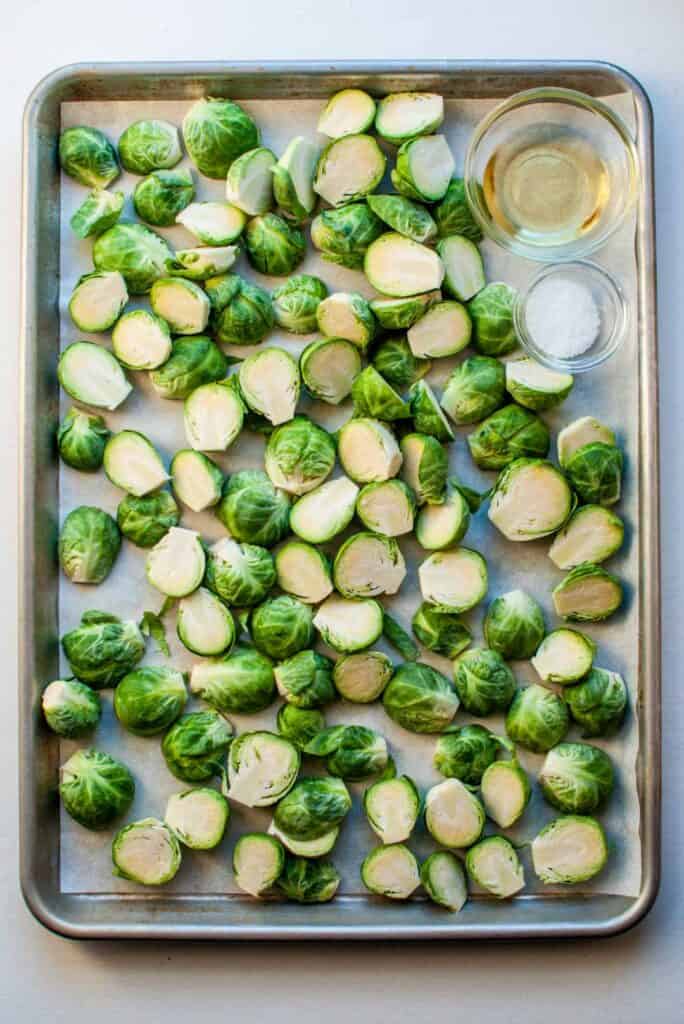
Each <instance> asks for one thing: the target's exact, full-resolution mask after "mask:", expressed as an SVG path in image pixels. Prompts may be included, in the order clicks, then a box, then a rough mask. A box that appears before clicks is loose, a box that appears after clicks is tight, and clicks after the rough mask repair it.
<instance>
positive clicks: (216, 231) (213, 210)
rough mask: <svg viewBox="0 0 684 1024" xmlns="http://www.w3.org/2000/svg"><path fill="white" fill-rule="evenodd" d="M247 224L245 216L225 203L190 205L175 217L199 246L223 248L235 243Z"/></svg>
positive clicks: (235, 207) (212, 202) (234, 207)
mask: <svg viewBox="0 0 684 1024" xmlns="http://www.w3.org/2000/svg"><path fill="white" fill-rule="evenodd" d="M246 223H247V214H245V213H243V211H242V210H239V209H238V208H237V206H233V205H232V203H227V202H217V201H210V202H203V203H190V204H189V205H188V206H186V207H185V209H184V210H181V212H180V213H179V214H178V216H177V217H176V224H182V225H183V227H184V228H185V230H186V231H189V232H190V234H191V235H194V236H195V238H196V239H197V241H198V242H200V244H201V245H211V246H224V245H231V244H232V243H233V242H236V241H237V240H238V238H239V237H240V235H241V234H242V232H243V231H244V228H245V224H246Z"/></svg>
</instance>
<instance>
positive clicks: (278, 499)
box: [217, 469, 315, 596]
mask: <svg viewBox="0 0 684 1024" xmlns="http://www.w3.org/2000/svg"><path fill="white" fill-rule="evenodd" d="M314 493H315V492H314ZM217 515H218V517H219V519H220V520H221V522H222V523H223V525H224V526H225V527H226V529H227V530H228V532H229V533H230V534H231V536H232V537H234V538H235V540H239V541H244V542H245V543H247V544H259V545H262V546H263V547H268V548H270V547H273V545H274V544H277V543H278V541H279V540H282V539H283V537H284V536H285V535H286V533H287V532H288V528H289V519H290V502H289V500H288V498H287V495H286V494H285V493H284V492H283V491H278V490H276V488H275V487H274V486H273V484H272V483H271V481H270V480H269V479H268V477H267V476H266V474H265V473H262V472H261V471H260V470H258V469H242V470H240V472H239V473H234V474H233V475H232V476H231V478H230V479H229V481H228V483H227V484H226V486H225V488H224V491H223V498H222V499H221V502H220V504H219V506H218V509H217ZM304 539H305V540H309V539H310V538H308V537H307V538H304ZM269 586H270V584H269ZM219 596H221V595H219Z"/></svg>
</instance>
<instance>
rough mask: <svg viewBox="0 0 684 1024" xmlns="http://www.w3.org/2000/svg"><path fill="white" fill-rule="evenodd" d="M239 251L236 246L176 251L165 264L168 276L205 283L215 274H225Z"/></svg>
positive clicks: (204, 247)
mask: <svg viewBox="0 0 684 1024" xmlns="http://www.w3.org/2000/svg"><path fill="white" fill-rule="evenodd" d="M238 252H239V249H238V247H237V246H236V245H214V246H211V245H207V246H201V247H199V248H197V249H177V250H176V252H175V253H174V255H173V257H172V258H171V259H168V260H167V261H166V264H165V270H166V272H167V273H168V274H172V275H173V276H175V277H186V278H188V279H189V280H190V281H207V280H208V279H209V278H210V277H215V276H216V275H217V274H225V273H226V272H227V271H228V270H230V268H231V267H232V266H233V264H234V263H235V260H236V259H237V257H238Z"/></svg>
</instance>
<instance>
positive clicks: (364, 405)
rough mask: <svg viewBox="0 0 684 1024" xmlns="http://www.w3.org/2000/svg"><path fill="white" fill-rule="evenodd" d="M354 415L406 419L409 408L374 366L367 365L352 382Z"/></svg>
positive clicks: (384, 418) (383, 418) (391, 419)
mask: <svg viewBox="0 0 684 1024" xmlns="http://www.w3.org/2000/svg"><path fill="white" fill-rule="evenodd" d="M351 393H352V399H353V401H354V415H355V416H358V417H364V416H367V417H372V418H374V419H379V420H383V421H385V422H388V423H391V422H393V421H394V420H399V419H408V418H409V417H410V415H411V410H410V408H409V406H408V403H407V402H405V401H404V400H403V399H402V398H401V396H400V395H398V394H397V392H396V391H395V390H394V388H393V387H392V386H391V385H390V384H388V383H387V381H386V380H385V378H384V377H381V376H380V374H379V373H378V371H377V370H376V369H375V367H374V366H367V367H366V369H365V370H363V371H362V372H361V373H360V374H359V375H358V376H357V377H356V378H355V379H354V383H353V384H352V391H351Z"/></svg>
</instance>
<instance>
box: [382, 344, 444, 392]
mask: <svg viewBox="0 0 684 1024" xmlns="http://www.w3.org/2000/svg"><path fill="white" fill-rule="evenodd" d="M372 363H373V366H374V367H375V369H376V370H377V371H378V373H380V374H382V376H383V377H384V378H385V380H386V381H387V382H388V383H389V384H391V385H392V387H394V388H397V389H399V390H401V389H403V388H407V387H409V386H410V385H411V384H415V382H416V381H417V380H419V379H420V378H421V377H424V376H425V374H426V373H429V372H430V369H431V367H432V363H431V362H430V360H429V359H416V357H415V356H414V354H413V352H412V351H411V347H410V345H409V343H408V341H407V340H406V337H405V336H404V335H401V334H397V335H394V336H393V337H389V338H384V339H383V340H382V341H381V342H380V344H379V345H378V346H377V348H375V349H374V351H373V358H372Z"/></svg>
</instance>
